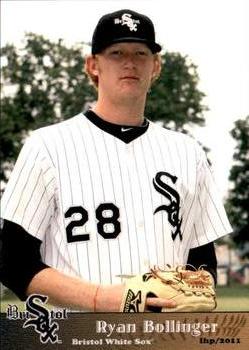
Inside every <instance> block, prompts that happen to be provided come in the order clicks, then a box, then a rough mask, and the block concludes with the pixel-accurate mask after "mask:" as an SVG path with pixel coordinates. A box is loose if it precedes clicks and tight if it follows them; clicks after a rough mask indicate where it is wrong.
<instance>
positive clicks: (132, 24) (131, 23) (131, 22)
mask: <svg viewBox="0 0 249 350" xmlns="http://www.w3.org/2000/svg"><path fill="white" fill-rule="evenodd" d="M131 16H132V15H131V14H129V13H124V14H123V15H122V17H121V19H119V18H115V19H114V23H115V24H121V25H122V26H124V25H126V26H127V27H128V28H129V29H130V31H131V32H132V31H134V32H136V31H137V24H138V23H140V21H139V19H137V20H136V19H133V18H131Z"/></svg>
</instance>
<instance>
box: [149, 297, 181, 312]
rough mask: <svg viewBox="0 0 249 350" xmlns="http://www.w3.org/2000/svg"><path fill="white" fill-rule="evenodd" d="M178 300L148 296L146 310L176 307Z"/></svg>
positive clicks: (154, 310)
mask: <svg viewBox="0 0 249 350" xmlns="http://www.w3.org/2000/svg"><path fill="white" fill-rule="evenodd" d="M176 305H177V304H176V302H175V301H174V300H172V299H171V300H170V299H164V298H147V299H146V309H145V311H150V312H158V311H160V309H161V308H165V309H168V308H169V309H170V308H174V307H176Z"/></svg>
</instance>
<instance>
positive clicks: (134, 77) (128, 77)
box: [120, 75, 139, 81]
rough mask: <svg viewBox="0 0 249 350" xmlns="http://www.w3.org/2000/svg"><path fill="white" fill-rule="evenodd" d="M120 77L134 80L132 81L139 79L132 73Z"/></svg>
mask: <svg viewBox="0 0 249 350" xmlns="http://www.w3.org/2000/svg"><path fill="white" fill-rule="evenodd" d="M120 79H121V80H134V81H137V80H139V78H138V77H136V76H134V75H127V76H124V77H121V78H120Z"/></svg>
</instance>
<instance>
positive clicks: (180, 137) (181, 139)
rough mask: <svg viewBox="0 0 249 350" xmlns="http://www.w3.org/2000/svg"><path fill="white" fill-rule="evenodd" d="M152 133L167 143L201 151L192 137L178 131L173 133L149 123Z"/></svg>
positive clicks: (158, 125)
mask: <svg viewBox="0 0 249 350" xmlns="http://www.w3.org/2000/svg"><path fill="white" fill-rule="evenodd" d="M150 126H151V130H152V132H154V133H156V134H157V137H159V138H160V139H162V140H164V141H165V142H168V143H170V142H171V143H179V144H181V143H184V144H185V145H186V146H188V147H194V148H196V149H202V148H201V146H200V144H199V143H198V141H197V140H196V139H195V138H193V137H192V136H190V135H188V134H185V133H183V132H180V131H174V130H170V129H167V128H164V127H162V126H161V125H160V124H157V123H154V122H150Z"/></svg>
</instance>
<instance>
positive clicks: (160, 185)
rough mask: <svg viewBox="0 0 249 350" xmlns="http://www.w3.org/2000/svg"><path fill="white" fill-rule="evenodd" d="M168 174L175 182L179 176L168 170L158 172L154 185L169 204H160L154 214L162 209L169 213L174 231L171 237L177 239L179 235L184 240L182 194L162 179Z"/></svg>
mask: <svg viewBox="0 0 249 350" xmlns="http://www.w3.org/2000/svg"><path fill="white" fill-rule="evenodd" d="M164 176H166V177H167V178H168V179H170V180H171V182H172V183H173V184H175V183H176V181H177V177H176V176H173V175H171V174H169V173H167V172H164V171H160V172H158V173H157V174H156V176H155V178H154V179H153V185H154V187H155V189H156V191H157V192H159V193H161V194H162V195H163V196H164V197H166V198H167V200H168V201H169V203H168V204H163V205H160V206H159V207H158V208H156V210H155V211H154V214H156V213H157V212H159V211H160V210H165V211H166V212H167V214H168V220H169V223H170V224H171V226H172V227H173V231H172V232H171V237H172V239H173V241H174V240H175V239H176V237H177V235H179V238H180V240H182V232H181V224H182V218H180V217H179V216H180V196H179V193H178V192H177V191H176V190H175V189H174V188H173V187H171V186H169V185H168V184H167V183H165V182H164V181H163V180H162V177H164Z"/></svg>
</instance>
